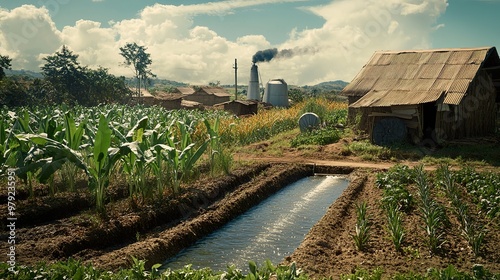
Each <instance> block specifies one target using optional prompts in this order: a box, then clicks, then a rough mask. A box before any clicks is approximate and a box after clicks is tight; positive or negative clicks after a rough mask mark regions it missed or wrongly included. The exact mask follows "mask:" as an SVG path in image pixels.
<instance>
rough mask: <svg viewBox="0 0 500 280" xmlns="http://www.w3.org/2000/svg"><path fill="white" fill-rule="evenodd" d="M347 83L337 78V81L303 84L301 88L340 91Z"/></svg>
mask: <svg viewBox="0 0 500 280" xmlns="http://www.w3.org/2000/svg"><path fill="white" fill-rule="evenodd" d="M348 84H349V83H347V82H344V81H341V80H337V81H330V82H323V83H319V84H317V85H314V86H304V87H303V88H304V89H306V90H308V91H311V90H314V89H316V90H318V91H320V92H331V91H342V90H343V89H344V88H345V87H346V86H347V85H348Z"/></svg>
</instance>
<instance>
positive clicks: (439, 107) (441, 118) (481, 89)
mask: <svg viewBox="0 0 500 280" xmlns="http://www.w3.org/2000/svg"><path fill="white" fill-rule="evenodd" d="M341 94H342V95H345V96H347V97H348V100H349V112H348V118H349V121H350V122H351V123H352V122H357V123H358V125H359V128H360V129H362V130H365V131H367V132H370V133H371V135H372V140H373V133H374V130H375V129H376V131H377V132H382V134H385V135H390V134H391V133H393V131H394V129H393V128H394V127H391V126H390V125H389V126H385V127H384V122H385V123H386V124H389V123H391V122H388V121H387V119H392V120H395V122H393V123H397V122H399V123H403V124H404V127H403V128H405V129H406V132H407V136H408V135H410V136H411V138H412V140H413V141H415V142H417V141H420V140H422V139H424V138H425V139H433V140H434V141H436V142H440V141H443V140H451V139H458V138H465V137H475V136H482V135H487V134H489V133H492V132H494V131H495V129H498V127H497V124H496V122H497V119H498V118H499V117H498V116H497V114H499V113H498V112H499V111H500V109H499V108H500V105H499V104H500V59H499V57H498V53H497V50H496V48H495V47H484V48H469V49H436V50H410V51H378V52H375V53H374V54H373V56H372V57H371V58H370V60H369V61H368V63H367V64H366V65H365V66H364V67H363V68H362V69H361V71H360V72H359V73H358V75H357V76H356V77H355V78H354V80H353V81H352V82H351V83H350V84H349V85H347V86H346V87H345V88H344V90H343V91H342V93H341Z"/></svg>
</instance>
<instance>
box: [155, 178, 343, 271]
mask: <svg viewBox="0 0 500 280" xmlns="http://www.w3.org/2000/svg"><path fill="white" fill-rule="evenodd" d="M347 184H348V181H347V179H345V178H343V177H339V176H313V177H307V178H303V179H301V180H299V181H297V182H295V183H293V184H291V185H289V186H288V187H286V188H284V189H282V190H281V191H279V192H277V193H276V194H275V195H273V196H272V197H270V198H268V199H266V200H265V201H263V202H261V203H260V204H259V205H257V206H255V207H253V208H252V209H250V210H249V211H247V212H246V213H244V214H242V215H240V216H239V217H238V218H236V219H234V220H232V221H231V222H229V223H228V224H227V225H225V226H224V227H222V228H221V229H219V230H217V231H215V232H213V233H212V234H210V235H208V236H206V237H205V238H203V239H201V240H199V241H198V242H197V243H195V244H194V245H193V246H191V247H190V248H188V249H186V250H183V251H182V252H180V253H179V254H178V255H177V256H176V257H174V258H171V259H169V260H167V261H166V262H165V263H164V265H163V268H172V269H178V268H182V267H183V266H184V265H186V264H193V268H202V267H209V268H211V269H213V270H215V271H223V270H226V268H227V266H228V265H229V264H234V265H235V266H236V267H237V268H239V269H242V270H245V269H246V268H247V267H248V262H249V261H251V260H253V261H255V262H257V263H258V264H262V263H263V262H264V261H265V260H270V261H271V262H272V263H273V264H277V263H279V262H281V261H282V260H283V259H284V258H285V257H286V256H288V255H290V254H291V253H292V252H293V251H294V250H295V249H296V248H297V247H298V246H299V245H300V243H301V242H302V240H303V239H304V237H305V235H306V234H307V232H308V231H309V230H310V229H311V227H312V226H313V225H314V224H315V223H316V222H317V221H318V220H319V219H320V218H321V217H322V216H323V215H324V214H325V212H326V210H327V209H328V206H330V205H331V204H332V203H333V202H334V201H335V200H336V199H337V198H338V197H339V196H340V195H341V194H342V191H343V190H344V189H345V188H346V187H347Z"/></svg>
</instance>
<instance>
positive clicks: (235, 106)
mask: <svg viewBox="0 0 500 280" xmlns="http://www.w3.org/2000/svg"><path fill="white" fill-rule="evenodd" d="M214 107H216V108H218V109H222V110H224V111H228V112H231V113H233V114H234V115H236V116H244V115H255V114H257V111H258V107H259V102H258V101H255V100H232V101H227V102H224V103H220V104H217V105H215V106H214Z"/></svg>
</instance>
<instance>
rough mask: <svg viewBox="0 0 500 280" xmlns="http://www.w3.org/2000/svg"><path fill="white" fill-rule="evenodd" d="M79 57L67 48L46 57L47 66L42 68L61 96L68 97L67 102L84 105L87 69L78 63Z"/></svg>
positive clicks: (64, 47)
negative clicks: (85, 72)
mask: <svg viewBox="0 0 500 280" xmlns="http://www.w3.org/2000/svg"><path fill="white" fill-rule="evenodd" d="M77 59H78V55H77V54H73V52H72V51H71V50H69V49H68V47H66V46H62V49H61V51H59V52H56V53H55V54H54V55H51V56H47V57H44V58H43V60H45V61H46V63H45V65H43V66H42V67H41V69H42V72H43V75H44V76H45V78H46V79H47V80H48V81H49V82H50V83H52V85H53V86H54V87H55V89H56V90H57V91H59V94H60V95H62V96H66V98H65V99H67V100H60V101H66V102H69V103H74V102H75V101H76V103H79V104H82V105H84V103H85V101H87V100H86V96H85V94H84V92H83V89H84V84H85V74H84V71H85V68H84V67H82V66H80V63H78V61H77Z"/></svg>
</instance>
